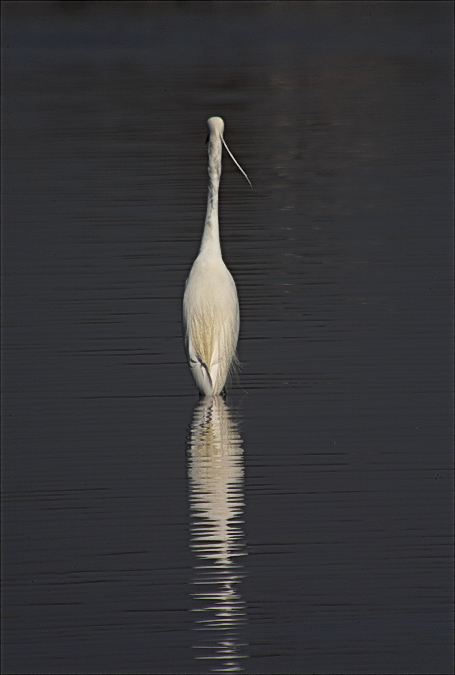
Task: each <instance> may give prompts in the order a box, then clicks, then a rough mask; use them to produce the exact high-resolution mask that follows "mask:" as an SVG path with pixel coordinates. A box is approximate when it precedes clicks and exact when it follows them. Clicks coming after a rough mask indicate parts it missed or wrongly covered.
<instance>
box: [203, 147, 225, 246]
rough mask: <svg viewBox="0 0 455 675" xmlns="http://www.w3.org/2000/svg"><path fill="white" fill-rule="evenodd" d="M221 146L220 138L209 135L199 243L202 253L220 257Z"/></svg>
mask: <svg viewBox="0 0 455 675" xmlns="http://www.w3.org/2000/svg"><path fill="white" fill-rule="evenodd" d="M222 151H223V146H222V143H221V137H220V136H215V134H211V136H210V144H209V167H208V172H209V191H208V195H207V213H206V216H205V225H204V232H203V234H202V241H201V253H202V251H207V252H209V251H210V252H211V253H213V254H219V255H220V256H221V246H220V227H219V221H218V192H219V188H220V178H221V155H222Z"/></svg>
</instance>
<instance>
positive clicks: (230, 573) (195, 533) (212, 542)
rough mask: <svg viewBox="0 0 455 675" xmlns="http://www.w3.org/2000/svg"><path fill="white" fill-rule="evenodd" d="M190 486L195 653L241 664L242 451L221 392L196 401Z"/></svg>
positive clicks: (212, 663)
mask: <svg viewBox="0 0 455 675" xmlns="http://www.w3.org/2000/svg"><path fill="white" fill-rule="evenodd" d="M188 488H189V489H188V494H189V505H190V515H191V518H190V542H191V544H190V545H191V549H192V551H193V554H194V567H193V576H192V580H191V592H190V593H191V610H192V613H193V617H194V624H193V627H194V639H193V644H192V646H193V647H194V657H195V659H196V660H197V661H206V662H207V664H208V668H209V670H210V672H239V671H242V670H243V666H242V664H243V663H244V662H245V659H246V658H247V657H248V654H247V649H248V647H247V644H246V643H245V640H244V639H243V638H242V635H243V631H244V626H245V623H246V606H245V602H244V600H243V597H242V594H241V583H242V579H243V577H244V564H243V562H242V560H243V556H245V555H246V550H245V538H244V532H243V523H244V521H243V508H244V497H243V490H244V458H243V448H242V439H241V437H240V434H239V432H238V428H237V424H236V422H235V421H234V419H233V414H232V411H231V410H230V409H229V407H228V405H227V404H226V403H225V401H224V400H223V398H222V397H220V396H216V397H205V398H203V399H201V400H200V401H199V403H198V404H197V406H196V407H195V409H194V414H193V420H192V424H191V430H190V435H189V438H188Z"/></svg>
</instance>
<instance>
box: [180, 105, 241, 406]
mask: <svg viewBox="0 0 455 675" xmlns="http://www.w3.org/2000/svg"><path fill="white" fill-rule="evenodd" d="M207 126H208V129H209V136H208V141H209V146H208V174H209V184H208V195H207V212H206V217H205V224H204V229H203V233H202V239H201V246H200V249H199V253H198V256H197V257H196V259H195V261H194V263H193V266H192V268H191V271H190V274H189V276H188V279H187V280H186V284H185V291H184V295H183V332H184V341H185V350H186V354H187V358H188V363H189V366H190V371H191V374H192V376H193V379H194V381H195V383H196V386H197V387H198V389H199V392H200V394H201V395H203V396H218V395H219V394H222V393H224V388H225V384H226V380H227V378H228V375H229V373H230V372H231V371H232V370H233V369H235V367H236V366H238V363H239V362H238V359H237V355H236V349H237V341H238V337H239V329H240V310H239V301H238V297H237V288H236V285H235V281H234V279H233V278H232V275H231V273H230V272H229V270H228V268H227V267H226V265H225V263H224V261H223V257H222V253H221V245H220V232H219V220H218V195H219V187H220V179H221V159H222V153H223V145H224V147H225V148H226V150H227V151H228V153H229V155H230V156H231V158H232V159H233V161H234V162H235V164H236V165H237V166H238V168H239V169H240V171H241V172H242V173H243V175H244V176H245V177H246V179H247V181H248V183H249V184H250V186H251V187H253V186H252V185H251V182H250V179H249V178H248V176H247V175H246V173H245V172H244V171H243V169H242V167H241V166H240V165H239V164H238V162H237V160H236V159H235V157H234V156H233V155H232V153H231V151H230V150H229V148H228V147H227V145H226V142H225V140H224V135H223V134H224V121H223V120H222V118H221V117H210V118H209V119H208V120H207Z"/></svg>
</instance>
